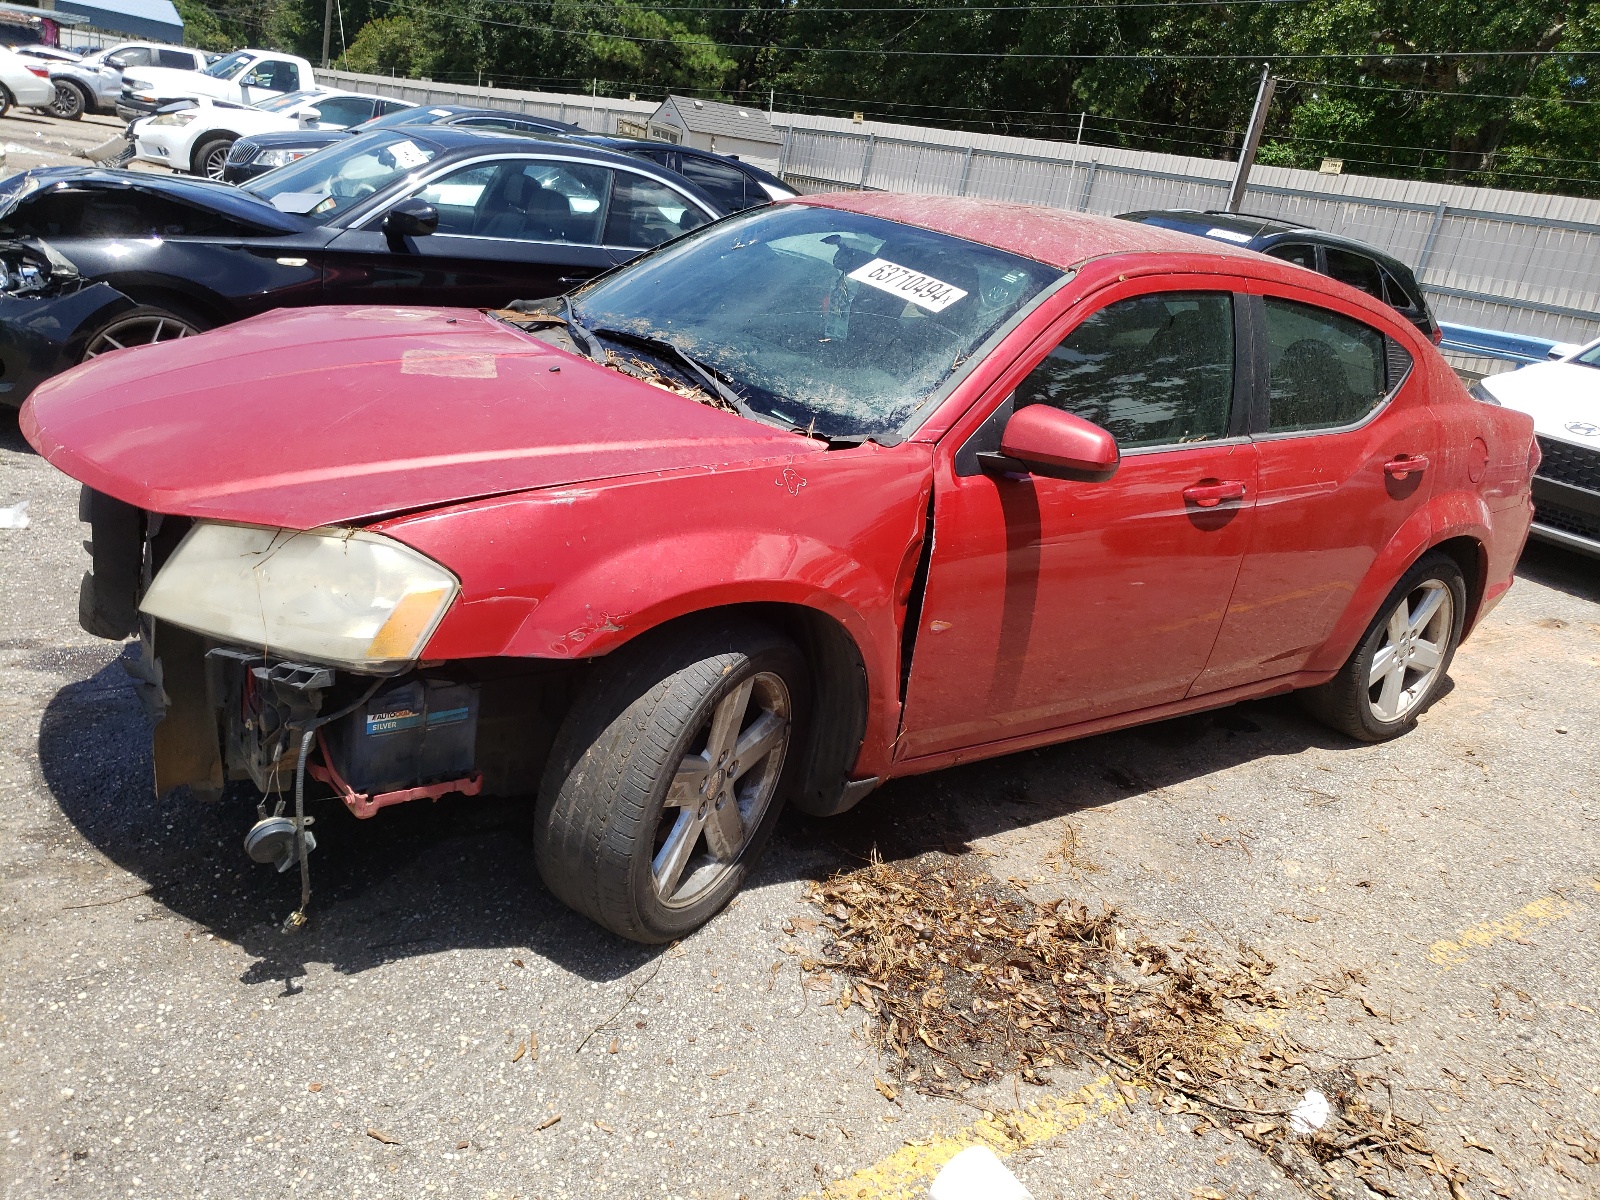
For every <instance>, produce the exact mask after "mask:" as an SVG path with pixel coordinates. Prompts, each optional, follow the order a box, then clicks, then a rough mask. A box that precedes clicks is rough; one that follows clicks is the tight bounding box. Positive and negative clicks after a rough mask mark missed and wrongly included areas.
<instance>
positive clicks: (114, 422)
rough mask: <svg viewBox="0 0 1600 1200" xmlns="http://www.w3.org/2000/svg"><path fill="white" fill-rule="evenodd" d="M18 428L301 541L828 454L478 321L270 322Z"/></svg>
mask: <svg viewBox="0 0 1600 1200" xmlns="http://www.w3.org/2000/svg"><path fill="white" fill-rule="evenodd" d="M21 424H22V431H23V434H24V436H26V437H27V439H28V441H29V442H31V443H32V444H33V446H34V448H35V449H36V450H38V451H39V453H40V454H42V455H43V456H44V457H45V458H46V459H47V460H48V461H49V462H50V463H52V464H53V465H55V466H56V467H58V468H59V469H60V470H62V471H64V472H65V473H66V474H68V475H70V476H72V477H73V478H75V479H78V480H80V481H81V482H83V483H86V484H88V485H89V486H90V487H92V488H94V489H96V490H98V491H101V492H105V493H106V494H108V495H111V496H114V497H116V498H117V499H119V500H123V501H126V502H127V503H129V504H133V505H136V506H138V507H140V508H145V509H148V510H151V511H153V512H161V513H170V514H175V515H183V516H193V517H204V518H208V519H213V520H223V521H238V522H241V523H245V524H256V525H274V526H284V527H287V528H293V529H311V528H315V527H318V526H322V525H338V524H349V523H355V522H362V521H368V520H372V519H375V518H377V517H381V516H388V515H392V514H394V513H399V512H407V511H416V510H421V509H428V508H435V507H438V506H441V505H448V504H452V503H457V502H460V501H466V500H473V499H478V498H481V497H485V496H493V495H501V494H505V493H510V492H520V491H527V490H530V489H534V488H545V487H553V486H560V485H565V484H574V483H587V482H592V481H595V480H600V479H606V478H612V477H616V476H623V475H637V474H641V473H648V472H659V471H672V470H679V469H684V468H693V467H701V468H716V467H720V466H724V465H736V464H737V465H744V464H749V463H751V462H756V461H760V460H763V459H774V460H784V459H789V458H793V457H795V456H796V455H805V454H812V453H817V452H819V451H820V449H821V446H820V444H819V443H817V442H815V441H813V440H811V439H808V438H805V437H803V436H801V435H800V434H795V433H786V432H784V431H781V430H777V429H771V428H768V427H767V426H763V425H760V424H757V423H756V422H753V421H749V420H746V419H745V418H743V417H740V416H736V415H734V414H732V413H728V412H723V411H721V410H718V409H714V408H711V407H709V406H708V405H705V404H702V403H700V402H698V401H695V400H691V399H687V398H685V397H683V396H679V395H677V394H675V393H673V392H669V391H666V390H664V389H662V388H659V387H654V386H651V385H650V384H646V383H643V382H641V381H639V380H637V379H634V378H632V377H631V376H627V375H623V374H621V373H620V372H617V371H614V370H611V369H609V368H606V367H601V366H599V365H597V364H595V363H592V362H590V361H588V360H587V359H583V358H579V357H577V356H575V355H572V354H569V353H566V352H564V351H561V350H559V349H557V348H555V347H553V346H551V345H549V344H547V343H545V342H542V341H539V340H538V339H536V338H532V337H529V336H528V335H526V334H524V333H522V332H521V331H520V330H516V329H513V328H512V327H510V326H508V325H506V324H504V323H503V322H500V321H498V320H496V319H494V318H493V317H490V316H487V315H486V314H483V313H480V312H476V311H473V310H470V309H399V308H360V307H348V308H320V309H293V310H281V311H278V312H275V313H269V314H268V315H266V316H263V317H257V318H254V319H253V320H249V321H244V322H241V323H240V324H237V325H233V326H229V327H228V328H226V329H222V330H218V331H216V332H214V333H209V334H205V335H203V336H200V337H195V338H188V339H184V340H183V341H181V342H169V343H166V344H163V345H160V346H148V347H135V348H131V349H128V350H120V351H116V352H114V353H111V354H106V355H102V356H100V357H98V358H96V359H94V360H92V361H90V362H87V363H84V364H83V365H82V366H79V367H76V368H74V369H73V370H71V371H68V372H66V373H64V374H62V375H58V376H56V377H55V378H54V379H52V380H50V381H48V382H47V383H44V384H42V385H41V386H40V387H39V388H38V389H37V390H36V391H35V392H34V393H33V396H32V397H31V399H30V400H29V401H28V403H27V405H26V406H25V407H24V408H23V411H22V422H21Z"/></svg>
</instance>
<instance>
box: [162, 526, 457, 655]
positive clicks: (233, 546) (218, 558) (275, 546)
mask: <svg viewBox="0 0 1600 1200" xmlns="http://www.w3.org/2000/svg"><path fill="white" fill-rule="evenodd" d="M458 590H459V585H458V583H457V582H456V578H455V576H454V575H452V574H450V572H449V571H447V570H445V569H444V568H443V567H441V566H440V565H439V564H438V563H436V562H434V561H433V560H432V559H430V558H427V557H425V556H423V555H421V554H419V553H417V551H415V550H413V549H411V547H409V546H406V545H403V544H401V543H400V542H397V541H395V540H394V539H392V538H387V537H384V536H383V535H381V534H377V533H370V532H368V531H367V530H364V529H319V530H313V531H312V532H310V533H297V532H295V531H293V530H287V529H263V528H259V527H256V526H246V525H220V524H211V523H206V522H202V523H200V524H197V525H196V526H195V527H194V528H193V529H191V530H190V531H189V533H188V534H187V536H185V537H184V539H183V542H182V543H181V544H180V545H179V546H178V548H177V550H175V551H174V552H173V554H172V557H171V558H170V559H168V560H167V563H166V565H165V566H163V567H162V568H161V571H160V573H159V574H157V575H156V577H155V581H154V582H153V583H151V585H150V588H149V590H148V591H147V592H145V595H144V600H143V602H142V603H141V604H140V605H139V608H140V611H141V612H143V613H145V614H147V615H149V616H152V617H156V618H158V619H159V620H162V621H170V622H172V624H174V625H181V626H183V627H184V628H185V629H192V630H194V631H195V632H196V633H203V634H207V635H209V636H211V637H215V638H219V639H221V640H223V641H227V642H234V643H236V644H238V645H243V646H251V647H260V648H262V649H264V650H271V651H273V652H274V653H278V654H282V655H285V656H287V657H295V658H308V659H312V660H314V661H317V662H324V663H331V664H333V665H336V666H342V667H348V668H350V669H351V670H354V671H365V672H370V673H373V674H384V673H387V672H390V671H396V670H401V669H403V668H405V667H406V666H409V665H410V664H411V663H412V662H414V661H415V660H416V659H417V657H418V656H419V655H420V654H421V653H422V648H423V646H425V645H426V644H427V641H428V638H429V637H431V636H432V634H433V631H434V629H436V628H437V627H438V624H439V621H440V619H441V618H443V616H444V614H445V611H446V610H447V609H448V608H449V607H450V604H451V602H452V601H453V600H454V599H455V597H456V593H457V591H458Z"/></svg>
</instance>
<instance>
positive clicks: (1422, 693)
mask: <svg viewBox="0 0 1600 1200" xmlns="http://www.w3.org/2000/svg"><path fill="white" fill-rule="evenodd" d="M1455 607H1456V605H1455V598H1454V597H1453V596H1452V595H1451V593H1450V589H1449V587H1447V586H1446V585H1445V584H1443V583H1441V582H1440V581H1439V580H1437V579H1429V580H1426V581H1424V582H1423V583H1420V584H1418V585H1417V586H1416V587H1415V588H1413V589H1412V590H1411V591H1410V592H1408V593H1406V595H1404V596H1402V597H1401V598H1400V603H1398V604H1397V605H1395V607H1394V611H1393V612H1391V613H1390V614H1389V621H1388V624H1387V625H1385V626H1384V631H1383V640H1382V641H1381V642H1379V644H1378V651H1377V653H1376V654H1374V655H1373V656H1372V669H1371V671H1370V672H1369V673H1368V675H1367V706H1368V708H1369V709H1370V710H1371V712H1372V715H1373V717H1375V718H1376V719H1377V720H1379V721H1382V722H1383V723H1384V724H1386V725H1388V724H1392V723H1394V722H1395V721H1400V720H1403V719H1404V718H1405V717H1407V716H1408V715H1410V714H1411V713H1412V712H1413V711H1415V710H1416V707H1417V705H1419V704H1420V703H1422V701H1423V699H1424V698H1425V697H1426V696H1427V695H1428V693H1429V691H1430V690H1432V688H1433V684H1434V681H1435V680H1437V679H1438V677H1439V673H1440V672H1441V671H1442V670H1443V669H1444V657H1445V652H1446V650H1447V649H1448V648H1449V642H1450V634H1451V632H1452V630H1453V629H1454V628H1455Z"/></svg>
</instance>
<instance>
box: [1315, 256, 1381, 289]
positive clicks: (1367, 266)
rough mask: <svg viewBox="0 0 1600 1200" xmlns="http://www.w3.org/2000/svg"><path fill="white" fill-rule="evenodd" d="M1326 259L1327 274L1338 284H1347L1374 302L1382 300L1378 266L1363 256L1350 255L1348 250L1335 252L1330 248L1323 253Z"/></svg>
mask: <svg viewBox="0 0 1600 1200" xmlns="http://www.w3.org/2000/svg"><path fill="white" fill-rule="evenodd" d="M1324 253H1326V254H1327V257H1328V274H1329V275H1331V276H1333V278H1335V279H1337V280H1338V281H1339V282H1340V283H1348V284H1349V285H1350V286H1351V287H1353V288H1355V289H1357V290H1358V291H1362V292H1365V293H1366V294H1367V295H1369V296H1371V297H1373V299H1375V300H1382V299H1383V272H1381V271H1380V270H1378V264H1377V263H1375V262H1373V261H1372V259H1370V258H1368V257H1367V256H1366V255H1365V254H1352V253H1351V252H1350V251H1348V250H1335V249H1334V248H1333V247H1332V246H1329V247H1327V249H1326V250H1325V251H1324Z"/></svg>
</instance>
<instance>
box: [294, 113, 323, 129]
mask: <svg viewBox="0 0 1600 1200" xmlns="http://www.w3.org/2000/svg"><path fill="white" fill-rule="evenodd" d="M294 117H295V120H297V121H299V122H300V128H302V129H309V128H311V126H313V125H315V124H316V123H317V122H318V121H320V120H322V111H321V110H320V109H317V108H297V109H295V110H294Z"/></svg>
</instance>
